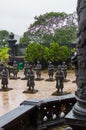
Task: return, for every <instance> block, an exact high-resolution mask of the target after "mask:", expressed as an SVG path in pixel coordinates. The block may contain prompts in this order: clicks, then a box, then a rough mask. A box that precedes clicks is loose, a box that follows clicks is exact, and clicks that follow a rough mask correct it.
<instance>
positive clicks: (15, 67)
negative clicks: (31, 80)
mask: <svg viewBox="0 0 86 130" xmlns="http://www.w3.org/2000/svg"><path fill="white" fill-rule="evenodd" d="M17 74H18V64H17V62H16V61H14V62H13V75H14V78H17Z"/></svg>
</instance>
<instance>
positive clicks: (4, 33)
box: [0, 30, 9, 47]
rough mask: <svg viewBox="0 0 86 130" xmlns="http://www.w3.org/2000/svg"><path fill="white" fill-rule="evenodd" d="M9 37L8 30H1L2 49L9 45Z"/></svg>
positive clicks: (0, 44) (0, 41)
mask: <svg viewBox="0 0 86 130" xmlns="http://www.w3.org/2000/svg"><path fill="white" fill-rule="evenodd" d="M8 36H9V32H8V31H6V30H1V31H0V47H5V46H7V45H8V41H7V40H8Z"/></svg>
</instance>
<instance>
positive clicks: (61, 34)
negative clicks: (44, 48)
mask: <svg viewBox="0 0 86 130" xmlns="http://www.w3.org/2000/svg"><path fill="white" fill-rule="evenodd" d="M74 39H76V27H75V26H66V27H62V28H58V29H57V30H56V32H55V35H54V40H55V42H57V43H59V44H63V45H65V43H72V42H73V41H74Z"/></svg>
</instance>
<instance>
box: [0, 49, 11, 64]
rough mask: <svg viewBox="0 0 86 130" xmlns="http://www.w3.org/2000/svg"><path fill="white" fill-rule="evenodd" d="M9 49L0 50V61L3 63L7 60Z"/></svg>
mask: <svg viewBox="0 0 86 130" xmlns="http://www.w3.org/2000/svg"><path fill="white" fill-rule="evenodd" d="M9 50H10V49H9V48H8V47H5V48H0V61H1V62H3V63H5V62H7V61H8V59H9Z"/></svg>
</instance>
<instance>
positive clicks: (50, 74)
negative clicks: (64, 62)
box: [48, 62, 54, 79]
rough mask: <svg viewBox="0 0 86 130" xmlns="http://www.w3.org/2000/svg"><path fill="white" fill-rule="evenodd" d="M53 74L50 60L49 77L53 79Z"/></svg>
mask: <svg viewBox="0 0 86 130" xmlns="http://www.w3.org/2000/svg"><path fill="white" fill-rule="evenodd" d="M53 74H54V65H53V64H52V62H50V63H49V65H48V75H49V79H53Z"/></svg>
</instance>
